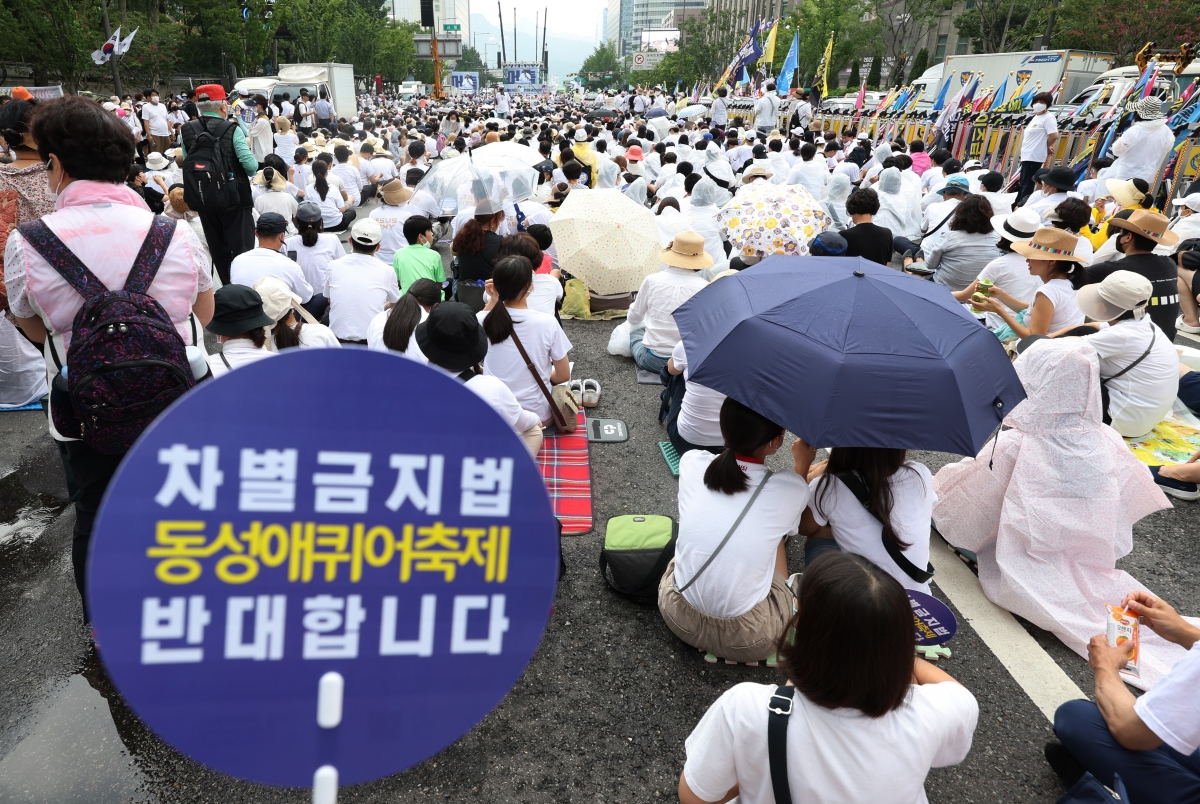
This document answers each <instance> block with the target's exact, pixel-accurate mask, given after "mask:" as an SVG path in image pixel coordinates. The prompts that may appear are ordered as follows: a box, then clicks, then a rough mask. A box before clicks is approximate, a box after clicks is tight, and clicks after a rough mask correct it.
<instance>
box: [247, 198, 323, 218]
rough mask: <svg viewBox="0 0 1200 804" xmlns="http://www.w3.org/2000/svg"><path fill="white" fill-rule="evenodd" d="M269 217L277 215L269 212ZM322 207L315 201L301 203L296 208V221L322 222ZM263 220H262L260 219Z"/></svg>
mask: <svg viewBox="0 0 1200 804" xmlns="http://www.w3.org/2000/svg"><path fill="white" fill-rule="evenodd" d="M267 214H268V215H272V214H275V213H271V212H268V213H267ZM322 218H323V216H322V215H321V207H319V206H318V205H317V203H316V202H315V201H301V202H300V203H299V205H298V206H297V207H296V220H298V221H300V222H301V223H316V222H317V221H320V220H322ZM259 220H262V218H259Z"/></svg>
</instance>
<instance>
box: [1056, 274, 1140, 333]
mask: <svg viewBox="0 0 1200 804" xmlns="http://www.w3.org/2000/svg"><path fill="white" fill-rule="evenodd" d="M1153 295H1154V286H1153V285H1152V284H1150V280H1149V279H1147V278H1146V277H1144V276H1142V275H1141V274H1135V273H1134V272H1133V271H1113V272H1112V273H1111V274H1109V275H1108V276H1106V277H1104V281H1102V282H1097V283H1095V284H1093V285H1084V286H1083V287H1081V288H1080V289H1079V290H1078V291H1077V292H1076V293H1075V302H1076V303H1077V304H1078V305H1079V309H1080V310H1082V311H1083V314H1084V315H1086V316H1087V317H1088V318H1090V319H1092V320H1093V321H1112V320H1113V319H1115V318H1120V317H1121V316H1123V315H1125V313H1127V312H1129V311H1130V310H1133V311H1134V314H1133V316H1134V318H1141V317H1142V316H1143V315H1145V312H1146V305H1147V304H1149V303H1150V297H1151V296H1153Z"/></svg>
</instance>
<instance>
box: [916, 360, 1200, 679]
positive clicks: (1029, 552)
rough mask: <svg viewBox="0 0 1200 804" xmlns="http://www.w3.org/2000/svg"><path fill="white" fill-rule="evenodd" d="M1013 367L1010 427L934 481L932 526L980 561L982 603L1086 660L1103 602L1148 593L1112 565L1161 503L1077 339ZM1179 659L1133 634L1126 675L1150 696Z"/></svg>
mask: <svg viewBox="0 0 1200 804" xmlns="http://www.w3.org/2000/svg"><path fill="white" fill-rule="evenodd" d="M1014 368H1015V369H1016V370H1017V376H1018V377H1020V379H1021V383H1022V385H1024V386H1025V391H1026V392H1027V393H1028V394H1029V396H1028V398H1026V399H1025V401H1023V402H1021V403H1020V404H1019V405H1017V407H1015V408H1013V411H1012V413H1010V414H1009V415H1008V417H1007V418H1005V420H1004V423H1005V424H1006V425H1008V426H1009V427H1011V428H1012V429H1011V430H1004V431H1002V432H1000V433H999V434H998V439H999V440H998V441H995V442H989V443H987V444H985V445H984V446H983V449H981V450H980V452H979V456H978V457H976V458H966V459H964V460H962V461H959V462H958V463H952V464H950V465H948V466H946V467H944V468H943V469H942V470H941V471H939V472H938V473H937V475H936V477H934V490H935V491H936V492H937V496H938V501H937V504H936V505H935V506H934V509H933V521H934V523H935V524H936V526H937V529H938V531H939V532H940V533H941V534H942V535H943V536H945V537H946V540H947V541H948V542H950V543H951V544H953V545H956V546H958V547H964V548H966V549H968V550H974V551H975V552H976V553H977V554H978V556H979V582H980V583H981V584H982V585H983V591H984V594H986V595H987V597H988V599H989V600H991V601H992V602H993V603H995V604H996V605H998V606H1001V607H1003V608H1005V609H1008V610H1009V611H1011V612H1012V613H1014V614H1016V615H1018V616H1021V617H1024V618H1025V619H1027V620H1029V621H1030V622H1032V623H1033V624H1034V625H1036V626H1038V627H1039V628H1044V629H1046V630H1047V631H1051V632H1052V633H1053V634H1054V635H1055V636H1057V637H1058V638H1059V639H1061V640H1062V641H1063V644H1065V645H1066V646H1067V647H1069V648H1070V649H1071V650H1073V651H1075V652H1076V653H1078V654H1079V655H1080V656H1083V657H1085V658H1086V657H1087V643H1088V640H1089V639H1090V638H1091V637H1092V636H1093V635H1095V634H1103V633H1104V631H1105V627H1104V624H1105V615H1106V609H1105V608H1104V606H1105V604H1111V605H1120V603H1121V600H1122V599H1123V598H1124V597H1125V595H1127V594H1129V593H1130V592H1134V591H1138V590H1146V587H1145V586H1143V585H1142V584H1140V583H1138V581H1137V580H1136V579H1135V578H1133V577H1132V576H1131V575H1129V574H1128V573H1127V572H1124V571H1122V570H1119V569H1117V568H1116V562H1117V560H1118V559H1120V558H1121V557H1123V556H1126V555H1128V554H1129V552H1130V551H1131V550H1132V549H1133V524H1134V523H1135V522H1137V521H1138V520H1140V519H1142V518H1143V517H1145V516H1147V515H1149V514H1152V513H1154V512H1155V511H1159V510H1162V509H1164V508H1170V507H1171V504H1170V502H1168V501H1167V498H1166V497H1165V496H1164V495H1163V493H1162V491H1160V490H1159V489H1158V487H1157V486H1156V485H1155V483H1154V479H1153V477H1152V476H1151V474H1150V472H1149V471H1147V469H1146V467H1145V466H1144V465H1143V464H1142V463H1141V462H1140V461H1139V460H1138V459H1137V457H1136V456H1134V454H1133V453H1132V452H1131V451H1130V449H1129V447H1128V446H1126V444H1125V441H1124V439H1122V438H1121V436H1120V435H1118V434H1117V431H1116V430H1113V429H1112V428H1111V427H1108V426H1107V425H1105V424H1104V423H1103V422H1102V420H1101V412H1100V405H1101V403H1100V373H1099V360H1098V358H1097V357H1096V350H1095V349H1094V348H1093V347H1092V346H1091V345H1090V344H1089V343H1088V339H1087V338H1062V339H1059V340H1049V339H1047V340H1042V341H1038V342H1037V343H1035V344H1033V345H1032V346H1031V347H1030V348H1029V349H1028V350H1026V351H1025V352H1024V353H1023V354H1022V355H1021V356H1020V357H1019V358H1018V359H1017V361H1016V363H1015V364H1014ZM993 447H994V448H993ZM1185 653H1186V651H1184V649H1183V648H1181V647H1179V646H1177V645H1172V644H1170V643H1168V642H1166V641H1165V640H1163V639H1161V638H1159V637H1156V636H1155V635H1154V634H1153V632H1151V630H1150V629H1149V628H1146V627H1143V628H1142V629H1141V677H1140V678H1132V677H1130V676H1124V678H1125V680H1126V681H1128V682H1129V683H1130V684H1133V685H1134V686H1136V687H1141V688H1142V689H1149V688H1150V687H1151V686H1153V685H1154V683H1155V682H1157V681H1158V680H1159V679H1161V678H1162V677H1163V676H1164V675H1166V674H1167V672H1168V671H1169V670H1170V668H1171V667H1172V666H1173V665H1174V664H1175V662H1177V661H1178V660H1179V659H1180V658H1182V657H1183V656H1184V654H1185Z"/></svg>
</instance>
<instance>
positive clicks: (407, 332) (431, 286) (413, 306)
mask: <svg viewBox="0 0 1200 804" xmlns="http://www.w3.org/2000/svg"><path fill="white" fill-rule="evenodd" d="M441 300H442V287H441V285H439V284H438V283H437V282H434V281H433V280H432V279H424V278H422V279H418V280H417V281H416V282H413V283H412V284H411V285H409V287H408V291H407V292H406V293H405V294H404V295H403V296H401V297H400V301H398V302H396V306H395V307H393V308H392V312H391V313H389V314H388V318H387V323H385V324H384V325H383V345H384V346H386V347H387V348H388V349H391V350H392V351H394V352H406V351H408V344H409V340H410V339H411V338H412V334H413V331H414V330H416V328H417V324H420V323H421V309H422V308H428V307H433V306H434V305H435V304H437V303H438V302H440V301H441Z"/></svg>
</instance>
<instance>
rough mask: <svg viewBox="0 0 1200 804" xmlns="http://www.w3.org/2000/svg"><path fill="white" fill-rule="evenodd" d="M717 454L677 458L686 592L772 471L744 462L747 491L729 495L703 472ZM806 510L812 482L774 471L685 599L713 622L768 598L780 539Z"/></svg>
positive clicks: (681, 575)
mask: <svg viewBox="0 0 1200 804" xmlns="http://www.w3.org/2000/svg"><path fill="white" fill-rule="evenodd" d="M716 457H717V456H716V455H713V454H712V453H711V452H705V451H704V450H698V449H694V450H691V451H690V452H687V453H685V454H684V456H683V457H682V458H681V459H680V461H679V540H678V542H677V543H676V545H675V585H676V586H677V587H678V588H683V587H684V586H685V585H686V584H687V583H688V582H689V581H691V580H692V576H694V575H695V574H696V572H697V571H699V569H700V567H701V566H703V564H704V562H705V561H707V560H708V557H709V556H710V555H712V552H713V550H715V549H716V548H717V545H718V544H720V543H721V540H722V539H724V538H725V534H727V533H728V532H729V529H730V528H731V527H732V526H733V523H734V521H735V520H736V519H737V518H738V515H739V514H741V513H742V510H743V509H744V508H745V507H746V503H747V502H748V501H749V500H750V495H752V494H753V493H754V489H756V488H757V487H758V484H759V483H760V482H761V481H762V479H763V475H764V474H765V473H766V467H765V466H763V465H762V464H759V463H748V462H745V461H738V466H740V467H741V468H742V471H743V472H745V473H746V476H747V477H748V478H749V485H748V488H747V489H746V490H745V491H741V492H738V493H737V494H732V495H731V494H724V493H723V492H720V491H712V490H711V489H709V488H708V487H707V486H705V485H704V472H705V470H706V469H708V465H709V464H710V463H712V462H713V461H714V460H716ZM806 505H808V483H806V482H805V480H804V478H802V477H800V476H799V475H797V474H796V473H795V472H790V471H784V472H776V473H775V474H774V475H772V476H771V479H770V480H768V481H767V485H766V486H764V487H763V490H762V493H760V494H759V495H758V499H757V500H755V501H754V505H753V507H751V508H750V510H749V511H747V512H746V517H745V519H743V520H742V523H741V524H740V525H738V529H737V532H736V533H734V534H733V536H732V537H730V539H729V542H728V543H727V544H726V545H725V547H724V548H723V549H722V550H721V552H720V553H718V554H717V557H716V558H715V559H713V563H712V564H710V565H709V567H708V569H706V570H705V571H704V574H703V575H701V576H700V578H699V579H698V580H697V581H696V582H695V583H694V584H692V585H691V586H690V587H688V588H687V589H686V590H685V591H684V592H683V597H684V599H686V600H687V602H688V603H690V604H692V606H694V607H695V608H697V609H699V610H700V611H702V612H704V613H705V614H709V615H711V616H713V617H739V616H741V615H743V614H745V613H746V612H748V611H750V609H752V608H754V607H755V606H756V605H758V604H759V603H760V602H762V601H763V600H764V599H766V597H767V593H768V592H769V591H770V589H771V579H772V578H773V577H774V575H775V557H776V554H777V552H778V550H779V542H780V541H782V539H783V537H784V536H786V535H787V534H789V533H793V532H795V530H796V526H797V525H799V524H800V514H802V513H803V512H804V507H805V506H806Z"/></svg>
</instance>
